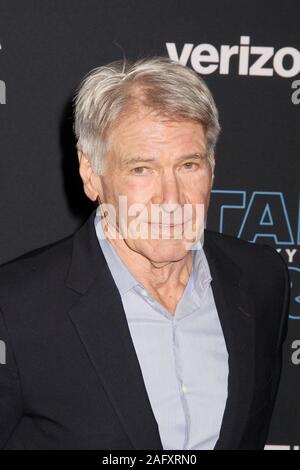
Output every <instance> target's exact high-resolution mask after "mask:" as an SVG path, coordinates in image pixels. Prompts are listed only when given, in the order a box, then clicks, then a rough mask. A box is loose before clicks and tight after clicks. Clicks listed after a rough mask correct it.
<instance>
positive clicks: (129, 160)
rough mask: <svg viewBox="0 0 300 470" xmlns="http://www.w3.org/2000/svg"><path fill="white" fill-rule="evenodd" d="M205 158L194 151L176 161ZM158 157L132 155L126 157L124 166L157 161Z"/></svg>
mask: <svg viewBox="0 0 300 470" xmlns="http://www.w3.org/2000/svg"><path fill="white" fill-rule="evenodd" d="M203 158H204V155H203V154H200V153H193V154H191V155H183V156H182V157H179V158H177V159H176V160H175V161H176V162H181V161H183V160H189V159H192V160H202V159H203ZM156 160H157V159H156V158H153V157H151V158H144V157H131V158H126V159H124V160H123V161H122V165H123V166H129V165H131V164H134V163H148V162H155V161H156Z"/></svg>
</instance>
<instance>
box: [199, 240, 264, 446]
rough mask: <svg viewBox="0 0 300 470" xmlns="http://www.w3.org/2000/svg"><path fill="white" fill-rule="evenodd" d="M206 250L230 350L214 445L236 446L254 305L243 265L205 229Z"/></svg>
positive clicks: (250, 359) (250, 380) (248, 394)
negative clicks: (224, 395)
mask: <svg viewBox="0 0 300 470" xmlns="http://www.w3.org/2000/svg"><path fill="white" fill-rule="evenodd" d="M203 248H204V251H205V254H206V257H207V261H208V264H209V267H210V271H211V275H212V284H211V285H212V290H213V295H214V299H215V303H216V307H217V311H218V314H219V318H220V323H221V326H222V330H223V334H224V338H225V342H226V347H227V351H228V356H229V360H228V368H229V376H228V396H227V402H226V406H225V411H224V415H223V421H222V425H221V430H220V435H219V439H218V441H217V443H216V445H215V449H236V448H238V446H239V442H240V441H241V439H242V436H243V430H244V428H245V426H246V422H247V416H248V412H249V408H250V405H251V399H252V395H253V385H254V364H255V362H254V359H255V358H254V331H255V330H254V327H255V324H254V319H255V316H254V309H255V305H254V302H253V297H252V296H251V295H250V293H249V292H247V283H246V282H245V281H244V279H243V272H242V270H241V268H240V267H239V266H238V265H237V264H236V263H235V262H234V261H233V260H232V259H231V257H229V256H228V255H227V254H226V253H225V252H224V251H223V250H222V249H221V248H220V247H219V245H218V243H217V242H216V241H215V240H213V239H212V233H211V232H209V231H206V236H205V241H204V247H203Z"/></svg>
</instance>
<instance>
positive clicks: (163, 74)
mask: <svg viewBox="0 0 300 470" xmlns="http://www.w3.org/2000/svg"><path fill="white" fill-rule="evenodd" d="M73 102H74V115H75V116H74V117H75V119H74V132H75V135H76V138H77V144H76V147H77V149H78V150H81V151H82V152H83V153H84V154H85V155H86V156H87V158H88V159H89V161H90V163H91V166H92V168H93V170H94V172H95V173H96V174H98V175H100V174H102V173H103V170H104V157H105V155H106V153H107V152H108V149H109V139H108V138H107V133H108V131H109V130H110V129H111V128H112V126H113V125H114V124H116V123H117V120H118V119H120V118H121V117H122V116H123V115H124V113H125V112H126V111H128V108H129V107H131V106H132V105H134V104H136V105H141V104H142V105H145V106H147V107H148V108H149V109H152V110H153V111H156V112H157V113H158V114H159V115H164V116H167V117H170V118H171V119H174V120H177V119H178V120H179V119H186V120H193V121H196V122H199V123H201V124H203V125H204V127H205V129H206V140H207V155H206V156H207V159H208V161H209V163H210V166H211V168H212V170H213V169H214V164H215V161H214V150H215V146H216V143H217V140H218V136H219V132H220V125H219V119H218V110H217V107H216V105H215V102H214V99H213V96H212V94H211V92H210V90H209V89H208V87H207V85H206V83H205V82H204V80H203V79H202V78H200V77H199V75H197V74H196V72H194V71H193V70H191V69H190V68H187V67H185V66H183V65H180V64H179V63H177V62H175V61H172V60H171V59H168V58H166V57H153V58H146V59H141V60H138V61H137V62H134V63H131V62H128V61H125V60H124V61H115V62H111V63H110V64H107V65H104V66H101V67H97V68H94V69H93V70H91V72H89V73H88V74H87V75H86V76H85V77H84V79H83V81H82V82H81V84H80V85H79V87H78V89H77V91H76V94H75V97H74V100H73Z"/></svg>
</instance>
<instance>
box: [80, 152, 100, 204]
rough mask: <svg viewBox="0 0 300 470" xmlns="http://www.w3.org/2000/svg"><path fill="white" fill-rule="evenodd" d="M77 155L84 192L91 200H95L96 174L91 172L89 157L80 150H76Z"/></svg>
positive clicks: (96, 195) (96, 194)
mask: <svg viewBox="0 0 300 470" xmlns="http://www.w3.org/2000/svg"><path fill="white" fill-rule="evenodd" d="M77 155H78V161H79V174H80V177H81V179H82V183H83V189H84V192H85V194H86V195H87V197H88V198H89V199H91V201H96V199H97V197H98V192H97V189H96V187H95V178H97V175H95V173H94V172H93V169H92V167H91V164H90V161H89V159H88V158H87V156H86V155H85V154H84V153H83V152H82V151H81V150H78V151H77Z"/></svg>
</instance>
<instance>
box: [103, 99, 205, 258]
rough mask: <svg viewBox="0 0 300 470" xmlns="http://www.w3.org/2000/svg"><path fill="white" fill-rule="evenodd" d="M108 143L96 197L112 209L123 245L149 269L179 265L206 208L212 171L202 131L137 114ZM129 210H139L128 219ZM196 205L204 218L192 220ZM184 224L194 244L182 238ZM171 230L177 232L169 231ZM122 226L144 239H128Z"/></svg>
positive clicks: (144, 112)
mask: <svg viewBox="0 0 300 470" xmlns="http://www.w3.org/2000/svg"><path fill="white" fill-rule="evenodd" d="M109 140H110V143H111V147H110V151H109V153H108V154H107V155H106V165H105V172H104V174H103V175H102V176H99V177H97V178H98V179H99V180H98V182H97V185H98V183H99V185H98V186H97V192H98V194H99V199H100V201H101V203H106V204H112V205H113V206H114V207H115V208H116V223H117V227H118V230H119V231H120V233H122V235H123V238H124V241H125V243H126V244H127V246H128V247H129V248H131V249H132V250H134V251H136V252H137V253H140V254H141V255H143V256H145V257H147V258H148V259H149V260H150V261H152V262H153V263H157V264H160V263H168V262H172V261H178V260H180V259H182V258H183V257H184V256H186V255H187V253H188V252H187V246H191V242H192V243H194V242H195V241H197V240H198V239H199V238H200V235H201V234H202V230H203V228H204V227H203V223H204V221H203V218H204V220H205V217H206V213H207V208H208V205H209V197H210V190H211V186H212V171H211V168H210V165H209V162H208V161H207V159H206V137H205V131H204V128H203V126H202V125H201V124H200V123H195V122H192V121H184V120H181V121H176V120H174V121H173V120H167V119H166V118H163V117H159V116H157V115H155V114H154V113H153V112H150V111H149V110H146V109H145V108H141V109H140V110H139V111H136V112H131V113H129V114H128V115H127V116H126V117H125V118H122V120H120V121H119V123H118V124H117V125H116V126H115V127H114V128H113V129H112V130H111V132H110V134H109ZM119 196H126V198H127V206H126V207H127V214H126V219H125V214H124V213H123V214H122V215H120V213H119V212H118V211H119ZM133 204H139V205H142V206H135V208H137V210H136V211H135V212H134V213H131V215H129V213H128V210H129V209H130V207H134V206H132V205H133ZM158 204H161V205H162V207H161V209H160V213H161V216H160V219H157V218H154V216H152V218H151V207H152V209H153V208H154V207H156V208H157V207H158ZM196 204H199V205H200V204H201V205H202V206H201V208H202V209H203V217H200V218H199V216H197V217H196ZM184 205H188V206H184ZM184 207H186V208H188V209H187V211H186V212H184V210H183V208H184ZM142 208H144V209H142ZM152 214H157V212H152ZM200 219H201V220H200ZM188 220H189V221H190V222H189V223H191V220H192V222H193V225H192V226H191V225H189V227H193V230H194V231H196V232H197V236H196V238H195V237H194V238H192V239H191V238H189V237H190V233H189V235H188V238H187V237H186V236H185V232H184V227H185V226H184V222H187V221H188ZM124 221H125V222H124ZM137 221H139V222H140V223H141V225H139V226H138V224H137ZM134 222H135V223H134ZM159 222H160V223H159ZM161 222H162V223H163V224H164V225H161ZM123 224H125V225H123ZM165 224H166V225H165ZM172 224H175V225H176V226H175V227H174V226H173V227H170V225H172ZM199 224H201V227H200V225H199ZM168 225H169V226H168ZM125 226H126V227H127V228H129V227H134V228H136V227H140V229H141V230H143V233H144V234H145V233H146V232H145V229H147V233H148V236H146V237H145V236H144V238H142V237H137V236H136V235H133V231H132V229H130V228H129V230H128V233H127V235H126V234H125V232H124V227H125ZM135 233H136V232H135ZM141 233H142V232H141ZM153 234H154V235H153ZM187 242H189V245H187Z"/></svg>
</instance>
